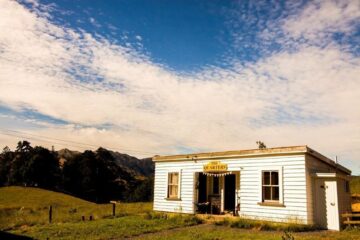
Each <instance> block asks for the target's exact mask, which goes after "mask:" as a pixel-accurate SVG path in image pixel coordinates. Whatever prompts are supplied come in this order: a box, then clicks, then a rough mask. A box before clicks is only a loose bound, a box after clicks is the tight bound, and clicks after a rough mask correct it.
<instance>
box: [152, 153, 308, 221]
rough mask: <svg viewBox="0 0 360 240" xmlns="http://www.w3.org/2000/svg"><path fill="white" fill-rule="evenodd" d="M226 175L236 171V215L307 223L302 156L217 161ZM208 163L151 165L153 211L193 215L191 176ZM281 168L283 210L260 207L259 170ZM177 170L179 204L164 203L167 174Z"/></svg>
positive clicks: (192, 182)
mask: <svg viewBox="0 0 360 240" xmlns="http://www.w3.org/2000/svg"><path fill="white" fill-rule="evenodd" d="M220 161H221V162H222V163H226V164H228V170H229V171H240V215H243V216H246V217H249V218H257V219H264V220H273V221H297V222H303V223H307V222H308V220H307V215H308V211H307V197H306V174H305V172H306V171H305V156H304V155H298V156H295V155H292V156H276V157H261V158H239V159H221V160H220ZM208 162H209V161H208V160H201V161H197V162H196V163H195V162H194V161H174V162H156V163H155V192H154V210H157V211H167V212H180V211H181V212H184V213H194V204H193V203H194V201H195V194H194V176H195V172H202V170H203V165H204V164H206V163H208ZM274 167H277V168H281V169H282V172H283V203H284V205H285V207H270V206H260V205H258V202H259V201H260V199H261V192H260V184H261V182H260V179H261V177H260V174H261V170H268V169H273V168H274ZM179 170H181V173H182V174H181V183H180V184H181V193H180V198H181V201H170V200H166V194H167V173H168V172H173V171H179Z"/></svg>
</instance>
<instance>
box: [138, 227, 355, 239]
mask: <svg viewBox="0 0 360 240" xmlns="http://www.w3.org/2000/svg"><path fill="white" fill-rule="evenodd" d="M283 235H284V232H282V231H258V230H248V229H239V228H231V227H228V226H217V225H204V224H202V225H198V226H194V227H191V228H185V229H184V228H179V229H174V230H170V231H163V232H158V233H154V234H148V235H143V236H141V237H139V238H138V239H139V240H140V239H142V240H160V239H172V240H188V239H190V240H192V239H194V240H233V239H249V240H251V239H257V240H281V239H282V238H281V237H282V236H283ZM292 235H293V236H294V238H295V240H358V239H359V236H360V231H359V230H351V231H342V232H329V231H317V232H302V233H292Z"/></svg>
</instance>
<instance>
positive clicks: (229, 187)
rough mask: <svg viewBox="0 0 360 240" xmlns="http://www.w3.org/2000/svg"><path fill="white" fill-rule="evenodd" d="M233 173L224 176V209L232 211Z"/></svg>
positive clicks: (233, 200) (234, 184)
mask: <svg viewBox="0 0 360 240" xmlns="http://www.w3.org/2000/svg"><path fill="white" fill-rule="evenodd" d="M235 188H236V177H235V174H230V175H226V176H225V191H224V201H225V202H224V210H225V211H231V212H233V211H234V210H235Z"/></svg>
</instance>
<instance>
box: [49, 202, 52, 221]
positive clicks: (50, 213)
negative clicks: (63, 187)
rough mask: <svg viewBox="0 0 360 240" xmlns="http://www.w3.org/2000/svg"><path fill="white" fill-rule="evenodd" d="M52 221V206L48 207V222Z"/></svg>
mask: <svg viewBox="0 0 360 240" xmlns="http://www.w3.org/2000/svg"><path fill="white" fill-rule="evenodd" d="M51 221H52V206H51V205H50V207H49V223H51Z"/></svg>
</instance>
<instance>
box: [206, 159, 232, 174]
mask: <svg viewBox="0 0 360 240" xmlns="http://www.w3.org/2000/svg"><path fill="white" fill-rule="evenodd" d="M227 169H228V166H227V164H226V163H221V162H220V161H213V162H209V163H207V164H205V165H204V167H203V170H204V173H224V172H226V171H227Z"/></svg>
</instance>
